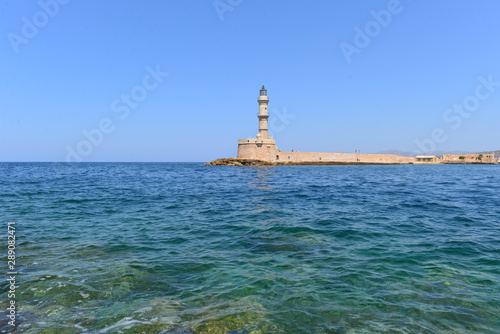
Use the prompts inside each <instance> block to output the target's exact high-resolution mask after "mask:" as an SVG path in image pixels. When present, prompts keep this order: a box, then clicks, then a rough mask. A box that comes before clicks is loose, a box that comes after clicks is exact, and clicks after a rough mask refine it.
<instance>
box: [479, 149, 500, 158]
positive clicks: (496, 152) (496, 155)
mask: <svg viewBox="0 0 500 334" xmlns="http://www.w3.org/2000/svg"><path fill="white" fill-rule="evenodd" d="M479 153H482V154H485V153H495V158H500V150H498V151H485V152H479Z"/></svg>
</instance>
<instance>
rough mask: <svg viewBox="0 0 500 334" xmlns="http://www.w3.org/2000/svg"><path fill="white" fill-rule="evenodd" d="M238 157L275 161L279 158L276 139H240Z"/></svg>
mask: <svg viewBox="0 0 500 334" xmlns="http://www.w3.org/2000/svg"><path fill="white" fill-rule="evenodd" d="M238 159H250V160H263V161H269V162H273V161H276V160H278V159H279V151H278V147H277V146H276V142H275V141H274V139H258V138H250V139H240V140H238Z"/></svg>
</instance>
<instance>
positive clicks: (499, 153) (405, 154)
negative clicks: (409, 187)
mask: <svg viewBox="0 0 500 334" xmlns="http://www.w3.org/2000/svg"><path fill="white" fill-rule="evenodd" d="M471 153H475V152H467V151H458V150H457V151H448V152H446V151H432V152H425V153H419V152H406V151H399V150H385V151H381V152H377V154H392V155H400V156H403V157H416V156H417V155H435V156H438V157H441V156H443V155H445V154H454V155H464V154H471ZM479 153H482V154H486V153H495V158H500V150H498V151H484V152H477V154H479Z"/></svg>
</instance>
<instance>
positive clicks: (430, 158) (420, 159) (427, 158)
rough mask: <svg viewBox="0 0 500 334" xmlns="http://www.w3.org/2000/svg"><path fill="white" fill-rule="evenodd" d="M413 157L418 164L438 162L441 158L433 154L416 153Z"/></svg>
mask: <svg viewBox="0 0 500 334" xmlns="http://www.w3.org/2000/svg"><path fill="white" fill-rule="evenodd" d="M415 159H417V161H416V163H418V164H438V163H439V162H440V160H441V159H439V158H438V157H436V156H435V155H418V156H416V157H415Z"/></svg>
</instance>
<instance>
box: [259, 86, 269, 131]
mask: <svg viewBox="0 0 500 334" xmlns="http://www.w3.org/2000/svg"><path fill="white" fill-rule="evenodd" d="M257 102H259V114H258V115H257V117H258V118H259V133H258V134H257V139H268V138H269V128H268V126H267V124H268V122H267V120H268V118H269V114H268V112H267V105H268V104H269V98H268V97H267V90H266V87H264V86H262V89H261V90H260V95H259V98H258V99H257Z"/></svg>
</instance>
